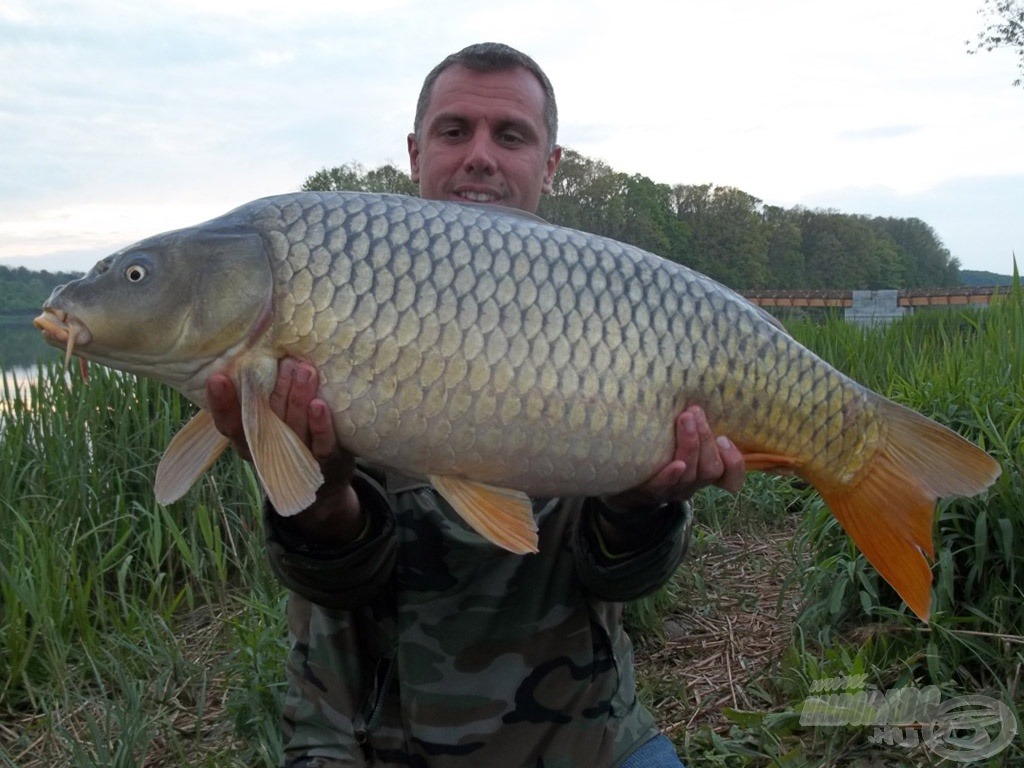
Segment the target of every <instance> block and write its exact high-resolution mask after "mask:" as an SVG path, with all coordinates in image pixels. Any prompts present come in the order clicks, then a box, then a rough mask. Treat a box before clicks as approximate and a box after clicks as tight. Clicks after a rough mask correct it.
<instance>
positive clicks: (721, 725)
mask: <svg viewBox="0 0 1024 768" xmlns="http://www.w3.org/2000/svg"><path fill="white" fill-rule="evenodd" d="M792 535H793V525H792V524H791V523H789V522H787V523H786V524H783V525H781V526H779V527H778V528H777V529H775V530H750V529H745V530H738V531H734V532H728V533H711V532H708V531H706V530H703V529H698V532H697V537H696V541H695V546H694V550H695V551H694V552H693V553H692V556H691V558H690V560H689V561H688V562H687V563H685V564H684V565H683V567H682V569H681V571H680V578H679V593H678V595H676V596H675V597H674V601H673V602H674V606H673V607H672V608H671V609H670V611H669V613H668V614H667V615H666V616H665V617H664V623H663V626H664V637H663V638H655V639H647V640H640V641H638V642H637V659H636V663H637V674H638V679H639V680H640V685H641V689H642V690H643V691H644V695H645V696H646V697H647V700H648V701H649V702H650V706H652V707H653V709H654V710H655V711H656V714H657V717H658V720H659V724H660V725H661V727H662V729H663V730H664V731H665V732H666V733H667V734H668V735H669V736H670V737H673V738H675V739H677V740H678V739H680V738H681V737H682V735H683V734H684V733H686V732H692V731H693V730H694V729H695V728H697V727H699V726H708V727H710V728H712V729H713V730H715V731H717V732H719V733H724V732H725V731H726V730H728V728H729V726H730V724H731V723H730V721H729V720H728V719H727V718H726V717H725V715H724V714H723V713H724V711H725V709H726V708H732V709H739V710H753V709H763V706H764V702H754V701H751V698H750V697H751V693H750V689H751V687H752V686H753V687H757V686H761V685H762V684H763V683H764V682H765V678H766V677H767V676H768V675H770V670H771V668H772V665H773V664H775V663H776V662H777V661H778V659H779V657H780V655H781V654H782V653H783V651H784V650H785V649H786V648H787V647H788V645H789V644H790V642H791V640H792V628H793V619H794V616H795V615H796V610H797V603H796V600H797V592H796V589H795V588H794V585H793V584H791V583H787V582H786V578H787V577H788V576H791V574H792V572H793V559H792V555H791V554H790V551H789V542H790V539H791V537H792Z"/></svg>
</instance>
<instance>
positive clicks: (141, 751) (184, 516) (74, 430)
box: [0, 360, 283, 766]
mask: <svg viewBox="0 0 1024 768" xmlns="http://www.w3.org/2000/svg"><path fill="white" fill-rule="evenodd" d="M2 394H3V401H2V402H0V405H2V406H3V410H2V412H0V433H2V440H0V466H3V467H4V468H5V469H4V471H3V472H2V474H0V702H2V704H0V724H3V726H4V728H2V729H0V736H4V735H6V736H7V740H6V741H5V740H4V739H2V738H0V756H3V755H6V757H5V758H4V759H0V765H2V764H4V762H5V760H6V762H7V764H18V765H52V764H72V765H97V766H99V765H140V764H142V763H143V762H149V763H150V764H155V763H154V762H153V761H154V759H155V758H154V754H155V753H158V752H159V753H161V754H178V755H180V756H182V757H184V756H186V755H189V754H195V753H197V750H198V751H199V752H200V753H206V752H209V753H211V754H212V753H216V748H217V745H216V744H212V745H211V744H206V745H203V742H204V740H205V739H207V738H208V737H209V735H210V733H211V732H213V731H211V730H210V728H209V727H208V725H207V724H206V723H207V719H208V717H209V712H208V711H205V710H207V709H208V708H209V707H210V706H216V707H217V708H218V710H220V711H221V712H222V713H223V712H227V710H228V708H229V702H227V701H224V700H218V701H214V702H211V701H209V700H208V697H209V690H210V688H211V686H212V680H211V676H213V675H219V676H231V677H234V676H238V678H239V679H238V681H237V685H238V691H239V692H248V693H249V694H250V696H251V698H252V700H253V701H254V702H257V703H258V704H257V705H254V704H247V703H246V702H245V701H244V700H243V699H242V698H238V697H236V698H235V699H234V700H233V701H232V702H230V706H231V707H233V708H234V711H236V712H238V713H243V712H244V711H245V710H246V708H247V707H248V708H252V707H253V706H255V707H256V709H259V710H260V711H261V713H262V714H261V717H263V716H265V717H266V719H267V721H268V722H273V721H274V716H273V713H272V712H271V711H266V712H263V711H262V710H266V709H267V702H266V701H265V700H263V697H265V696H266V695H270V696H271V697H273V696H274V695H276V694H275V688H274V685H276V679H277V678H278V677H280V671H281V659H282V658H283V657H282V649H281V638H282V636H283V626H282V621H281V612H280V610H279V609H280V605H281V594H280V590H279V588H278V586H277V584H276V582H275V581H274V580H273V578H272V577H271V575H270V574H269V571H268V568H267V566H266V563H265V556H264V554H263V546H262V540H261V534H260V523H259V521H258V520H257V519H256V510H257V509H258V504H259V501H258V500H259V493H258V488H257V484H256V481H255V478H254V476H253V474H252V472H251V471H250V470H249V467H248V466H247V465H246V464H245V463H244V462H241V461H239V460H237V459H236V458H234V457H228V458H226V459H223V460H222V461H221V463H220V465H219V466H218V467H217V471H216V472H214V473H212V474H210V475H208V477H207V479H205V480H204V481H203V482H202V483H201V484H200V485H199V486H198V487H197V488H195V489H193V490H192V491H191V492H190V494H189V495H188V497H187V498H186V499H184V500H183V501H182V502H180V503H178V504H175V505H173V506H171V507H161V506H160V505H158V504H157V503H156V502H155V500H154V498H153V490H152V483H153V477H154V472H155V468H156V464H157V462H158V460H159V457H160V455H161V453H162V451H163V449H164V447H165V446H166V445H167V442H168V441H169V439H170V437H171V435H172V434H173V433H174V432H175V431H177V429H178V428H179V426H180V425H181V424H182V423H183V422H184V421H185V420H186V419H187V418H188V416H189V415H190V414H191V412H192V411H193V408H192V406H191V405H190V404H188V403H186V402H184V401H183V400H182V399H181V398H180V397H179V396H177V395H176V394H175V393H173V392H170V391H169V390H167V389H165V388H163V387H161V386H160V385H157V384H154V383H153V382H150V381H146V380H138V379H135V378H134V377H130V376H125V375H122V374H118V373H114V372H112V371H110V370H107V369H102V368H98V367H94V368H92V369H91V370H90V377H89V379H88V381H82V380H81V379H80V377H79V376H78V375H77V373H76V374H68V375H65V374H64V372H63V370H62V368H61V366H60V363H59V361H56V360H55V361H54V362H53V363H52V364H49V365H43V366H41V367H40V368H39V369H38V371H37V375H36V377H35V379H34V381H32V382H29V383H27V384H26V385H25V386H15V385H14V383H13V382H11V381H6V380H5V383H4V391H3V393H2ZM254 595H260V596H261V598H262V599H261V600H260V605H266V606H273V607H274V608H275V609H277V610H276V611H275V612H274V613H273V615H270V616H268V614H267V612H266V611H254V610H252V609H251V605H252V603H253V596H254ZM197 642H198V644H197ZM246 654H256V655H258V656H260V657H263V656H265V655H266V654H271V655H273V656H274V658H273V659H272V660H270V661H269V662H268V664H267V665H266V667H267V669H266V672H265V675H266V676H263V675H259V674H254V672H256V671H258V670H254V669H253V664H252V660H251V658H250V659H249V660H246ZM262 666H263V665H260V667H261V668H262ZM243 670H244V676H243ZM271 679H273V680H274V681H275V682H274V683H271V682H270V680H271ZM255 685H259V686H260V687H261V688H263V692H256V691H255V690H254V688H253V686H255ZM218 687H219V686H218ZM218 695H220V694H218ZM271 709H273V707H271ZM239 716H240V717H242V719H243V720H245V721H248V720H251V719H252V718H251V713H250V714H247V715H244V717H243V716H242V715H241V714H240V715H239ZM189 719H191V720H194V721H195V722H196V723H198V724H202V727H200V726H199V725H197V726H196V728H195V729H194V730H192V731H185V732H183V731H182V730H181V728H180V727H179V725H178V721H179V720H189ZM214 730H215V729H214ZM222 730H225V734H226V736H222V737H221V740H222V741H223V742H224V745H223V746H224V747H225V748H227V747H229V746H230V747H231V749H229V750H228V751H227V752H225V753H224V754H226V755H232V759H235V756H237V755H244V754H246V750H250V751H251V750H252V749H254V748H256V747H258V746H259V745H253V746H252V747H246V748H244V749H242V750H241V751H240V752H239V751H238V750H237V749H236V747H237V745H234V744H233V743H232V742H233V740H234V738H235V737H234V736H233V733H234V731H233V730H232V729H231V728H227V729H222ZM268 744H269V745H270V748H273V744H274V740H273V739H270V740H269V741H264V742H263V745H264V746H262V747H259V748H260V749H266V748H267V747H266V745H268ZM200 745H202V746H200ZM207 748H212V749H209V750H208V749H207ZM19 750H23V751H19ZM15 758H17V759H15ZM32 760H38V762H32ZM216 764H218V765H220V764H227V761H219V762H216Z"/></svg>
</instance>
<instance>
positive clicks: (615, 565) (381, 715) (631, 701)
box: [266, 470, 690, 768]
mask: <svg viewBox="0 0 1024 768" xmlns="http://www.w3.org/2000/svg"><path fill="white" fill-rule="evenodd" d="M368 472H369V470H368ZM354 485H355V487H356V490H357V492H358V494H359V497H360V500H361V502H362V503H363V505H364V508H365V509H367V511H368V512H369V513H370V519H371V521H372V528H371V531H370V533H369V535H368V536H367V537H366V538H364V539H363V540H362V541H360V542H358V543H356V544H354V545H352V546H351V547H350V548H348V549H346V550H343V551H340V552H332V553H323V552H315V551H305V552H304V551H302V549H303V548H302V546H301V545H299V544H297V543H296V541H295V540H293V539H292V538H291V537H290V535H289V533H288V527H287V522H286V521H285V520H283V519H282V518H280V517H278V516H277V515H276V514H274V513H273V512H272V510H270V509H268V510H267V511H266V524H267V536H268V549H269V553H270V559H271V563H272V565H273V567H274V569H275V571H276V572H277V574H278V576H279V577H280V578H281V580H282V581H283V582H284V584H285V585H286V586H287V587H288V588H289V589H290V590H291V591H292V595H291V597H290V600H289V606H288V624H289V633H290V636H291V643H292V645H291V650H290V653H289V656H288V660H287V665H286V671H287V677H288V692H287V697H286V702H285V711H284V730H285V741H286V744H285V754H286V758H285V765H286V766H288V767H289V768H327V767H328V766H330V767H332V768H333V766H350V765H358V766H369V765H372V766H416V767H417V768H426V767H427V766H432V767H435V766H436V767H437V768H446V767H448V766H451V767H452V768H457V767H461V768H466V767H467V766H488V767H492V766H493V767H495V768H503V767H504V766H511V767H518V766H529V767H530V768H535V767H537V766H545V767H546V768H556V767H557V768H563V767H564V768H569V766H574V767H576V766H588V767H589V766H614V765H617V764H618V763H619V762H620V761H621V760H623V759H624V758H625V757H626V756H628V755H629V754H630V753H631V752H632V751H633V750H634V749H636V748H637V747H638V746H639V745H640V744H642V743H643V742H644V741H646V740H647V739H649V738H651V737H653V736H654V735H656V734H657V732H658V731H657V728H656V726H655V724H654V721H653V718H652V717H651V715H650V713H649V712H648V711H647V710H646V709H644V708H643V706H641V705H640V703H639V702H638V701H637V697H636V690H635V681H634V674H633V653H632V645H631V643H630V640H629V637H628V636H627V635H626V633H625V632H624V630H623V628H622V621H621V619H622V602H621V601H623V600H628V599H632V598H634V597H639V596H641V595H643V594H646V593H648V592H650V591H653V590H654V589H656V588H657V587H658V586H659V585H660V584H661V583H663V582H664V581H665V580H666V579H667V578H668V577H669V576H670V575H671V574H672V572H673V571H674V570H675V568H676V567H677V566H678V564H679V562H680V560H681V558H682V556H683V553H684V551H685V547H686V541H687V538H688V530H689V524H690V511H689V505H678V506H673V507H672V508H671V509H670V510H669V511H668V512H667V513H666V512H659V519H658V521H657V524H656V525H654V526H653V527H652V535H651V539H650V542H651V543H650V545H649V546H648V547H646V548H644V549H643V550H642V551H638V552H635V553H633V554H631V555H629V556H627V557H622V558H618V559H613V558H611V557H610V556H608V555H607V553H606V552H605V550H604V549H603V547H602V545H601V542H600V540H599V534H598V532H597V528H596V525H595V524H594V519H593V515H594V512H595V510H594V507H595V506H596V505H597V504H598V503H599V502H597V501H596V500H592V499H591V500H584V499H566V500H547V501H537V502H535V515H536V518H537V522H538V527H539V536H540V542H539V548H540V552H539V553H538V554H535V555H528V556H525V557H523V556H517V555H512V554H510V553H508V552H505V551H503V550H501V549H499V548H497V547H495V546H494V545H492V544H490V543H489V542H487V541H485V540H484V539H482V538H481V537H480V536H479V535H478V534H476V533H475V532H473V531H472V530H470V529H469V528H468V527H467V526H466V525H465V523H463V522H462V520H461V519H460V518H459V517H458V516H457V514H456V513H455V512H454V511H453V510H452V509H451V507H449V506H448V504H447V503H446V502H445V501H444V500H443V499H441V498H440V497H439V496H438V495H437V494H436V492H435V491H434V490H433V488H431V487H430V486H429V485H428V484H426V483H425V482H424V481H421V480H413V479H410V478H407V477H403V476H400V475H397V474H393V473H391V472H387V473H379V474H378V473H376V471H375V472H374V475H373V476H371V475H370V474H368V473H366V472H364V473H360V474H359V475H357V478H356V480H355V482H354Z"/></svg>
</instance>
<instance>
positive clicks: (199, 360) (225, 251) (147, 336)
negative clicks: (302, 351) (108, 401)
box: [34, 225, 273, 396]
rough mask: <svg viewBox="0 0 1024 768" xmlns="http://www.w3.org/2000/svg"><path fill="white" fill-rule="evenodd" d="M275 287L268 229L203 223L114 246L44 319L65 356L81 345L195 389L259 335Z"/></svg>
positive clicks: (53, 302)
mask: <svg viewBox="0 0 1024 768" xmlns="http://www.w3.org/2000/svg"><path fill="white" fill-rule="evenodd" d="M272 297H273V276H272V272H271V267H270V262H269V258H268V255H267V251H266V248H265V245H264V242H263V239H262V237H261V236H260V235H259V234H258V233H257V232H255V231H253V230H251V229H247V228H245V227H228V228H223V229H216V228H215V229H211V228H209V227H204V226H203V225H200V226H198V227H192V228H189V229H184V230H177V231H175V232H169V233H165V234H163V235H157V236H155V237H151V238H148V239H146V240H142V241H140V242H138V243H136V244H134V245H130V246H128V247H127V248H124V249H122V250H120V251H118V252H117V253H114V254H112V255H110V256H107V257H106V258H105V259H102V260H101V261H100V262H99V263H97V264H96V266H94V267H93V268H92V269H91V270H90V271H89V272H88V273H87V274H86V275H85V276H83V277H81V278H79V279H78V280H74V281H72V282H70V283H66V284H64V285H61V286H58V287H57V288H55V289H54V291H53V293H52V294H51V295H50V298H49V299H47V301H46V302H45V304H44V305H43V312H42V314H41V315H39V317H37V318H36V319H35V321H34V323H35V325H36V327H37V328H39V329H40V330H41V331H42V333H43V338H44V339H45V340H46V341H47V342H48V343H49V344H51V345H53V346H57V347H62V348H64V349H65V350H66V358H65V361H67V359H69V358H70V356H71V354H76V355H78V356H80V357H82V358H85V359H88V360H92V361H94V362H98V363H100V364H102V365H106V366H108V367H111V368H116V369H118V370H124V371H129V372H132V373H137V374H140V375H143V376H147V377H150V378H154V379H157V380H159V381H163V382H165V383H167V384H170V385H171V386H173V387H175V388H176V389H179V390H180V391H183V392H185V393H186V394H187V395H188V394H189V392H188V391H187V390H193V391H198V390H201V388H202V386H203V384H204V383H205V380H206V378H207V377H208V376H209V375H210V374H212V373H214V372H216V371H218V370H221V369H223V368H224V367H226V366H229V365H230V361H231V359H232V358H233V357H235V356H237V355H238V354H239V353H240V352H241V351H243V350H245V349H247V348H249V347H251V346H252V345H253V344H254V343H255V341H256V339H257V338H258V337H259V336H260V335H261V333H262V332H263V331H264V330H265V329H266V328H267V326H268V325H269V320H270V316H271V308H272V301H273V299H272ZM189 396H191V395H189Z"/></svg>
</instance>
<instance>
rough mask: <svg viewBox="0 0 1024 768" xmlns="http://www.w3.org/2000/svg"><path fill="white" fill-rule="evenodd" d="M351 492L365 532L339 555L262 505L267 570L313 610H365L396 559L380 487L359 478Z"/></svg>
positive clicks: (389, 513) (392, 531)
mask: <svg viewBox="0 0 1024 768" xmlns="http://www.w3.org/2000/svg"><path fill="white" fill-rule="evenodd" d="M352 486H353V488H355V491H356V494H357V495H358V496H359V502H360V504H362V506H363V509H364V510H366V513H367V515H369V529H368V531H367V532H366V534H365V535H364V536H363V537H362V538H360V539H359V540H358V541H355V542H353V543H352V544H350V545H348V546H347V547H343V548H341V549H338V550H324V549H319V548H317V547H316V545H315V542H310V541H309V539H308V538H307V537H302V536H299V535H298V534H297V533H296V532H295V531H294V529H293V527H292V526H291V525H290V521H289V520H288V518H284V517H281V516H280V515H278V514H277V512H276V511H275V510H274V508H273V507H272V506H271V504H270V502H269V501H268V502H266V503H265V504H264V511H263V520H264V531H265V535H266V541H267V553H268V555H269V557H270V565H271V567H272V568H273V570H274V573H275V574H276V575H277V577H278V579H279V580H280V581H281V583H282V584H284V585H285V587H287V588H288V589H290V590H291V591H293V592H297V593H298V594H300V595H302V596H303V597H304V598H306V599H307V600H309V601H310V602H312V603H316V604H317V605H322V606H326V607H328V608H339V609H343V610H351V609H354V608H358V607H360V606H363V605H366V604H368V603H369V602H370V601H371V600H372V599H373V598H374V597H376V596H377V595H379V594H380V593H381V592H382V591H383V590H384V588H385V587H386V585H387V584H388V582H389V581H390V580H391V576H392V573H393V572H394V569H395V562H396V559H397V554H398V539H397V538H396V536H395V516H394V513H393V511H392V509H391V505H390V504H389V502H388V500H387V496H386V494H385V493H384V491H383V489H382V488H381V487H380V485H378V484H377V482H376V481H375V480H373V479H372V478H370V477H369V476H368V475H366V474H365V473H362V472H357V473H356V475H355V477H354V478H353V480H352Z"/></svg>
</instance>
